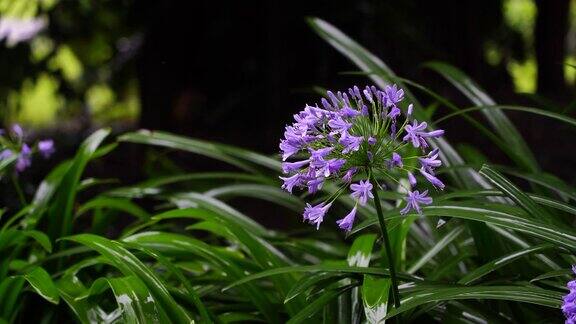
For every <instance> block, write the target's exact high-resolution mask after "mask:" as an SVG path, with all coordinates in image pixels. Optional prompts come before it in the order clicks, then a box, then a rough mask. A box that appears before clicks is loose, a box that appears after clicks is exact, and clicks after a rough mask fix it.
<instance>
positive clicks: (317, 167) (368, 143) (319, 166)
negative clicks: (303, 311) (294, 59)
mask: <svg viewBox="0 0 576 324" xmlns="http://www.w3.org/2000/svg"><path fill="white" fill-rule="evenodd" d="M403 100H404V90H402V89H399V88H398V87H397V86H396V85H392V86H386V87H385V89H384V90H382V89H378V88H376V87H375V86H367V87H366V88H364V89H363V90H361V89H360V88H358V87H357V86H354V87H352V88H350V89H348V91H347V92H340V91H338V92H336V93H334V92H331V91H327V92H326V98H322V99H321V107H320V106H319V105H318V104H316V105H314V106H309V105H306V107H305V108H304V110H302V111H301V112H299V113H298V114H296V115H294V120H295V122H294V123H293V124H291V125H287V126H286V130H285V132H284V138H283V139H282V140H281V141H280V150H281V151H282V161H283V163H282V171H283V173H284V174H285V175H286V176H284V177H280V179H282V180H283V181H284V184H283V185H282V188H283V189H285V190H287V191H288V192H290V193H292V191H293V189H294V188H305V189H307V190H308V192H309V193H311V194H313V193H316V192H317V191H318V190H320V189H321V188H322V186H323V185H324V183H325V182H326V181H327V180H329V179H333V180H336V181H337V182H338V183H339V184H340V189H339V190H337V192H336V193H335V194H333V195H332V196H331V197H330V198H329V199H328V200H327V201H325V202H322V203H320V204H318V205H315V206H313V205H310V204H307V206H306V208H305V210H304V220H305V221H308V222H309V223H311V224H314V225H316V228H319V227H320V224H321V223H322V222H323V220H324V216H325V215H326V213H327V211H328V209H329V208H330V207H331V206H332V203H333V202H334V200H336V199H337V198H338V196H339V195H340V194H341V192H342V191H343V190H344V189H345V188H346V187H349V188H350V190H351V196H352V198H354V200H355V201H356V204H355V206H354V208H352V210H351V211H350V213H349V214H348V215H346V216H344V217H343V218H342V219H339V220H338V221H337V222H336V223H337V224H338V226H339V227H340V228H341V229H343V230H345V231H350V230H351V229H352V226H353V224H354V219H355V217H356V212H357V209H358V208H357V207H358V205H361V206H364V205H366V204H367V202H368V200H369V199H373V198H374V195H373V193H372V190H376V188H377V187H380V186H382V185H381V184H378V183H371V182H370V179H372V178H374V176H379V177H383V178H386V179H387V180H391V181H392V182H393V185H398V186H402V187H404V188H405V189H406V190H405V191H406V192H407V196H406V198H405V200H406V206H405V207H404V208H403V209H402V210H401V213H402V214H407V213H408V212H409V211H410V210H414V211H416V212H417V213H421V207H420V206H421V205H423V204H424V205H426V204H430V203H432V198H430V197H428V191H427V190H424V191H423V192H419V191H418V190H413V188H414V187H415V186H416V184H417V179H416V177H415V175H414V172H415V171H417V172H418V173H420V175H422V176H423V177H424V178H425V179H426V180H427V181H429V182H430V183H431V184H432V185H433V186H434V187H436V188H438V189H443V188H444V184H443V183H442V181H440V179H438V178H437V177H436V175H435V173H434V169H435V168H437V167H439V166H440V165H441V164H442V162H441V161H440V160H439V159H438V156H439V151H438V149H433V150H430V145H429V143H428V139H430V138H438V137H440V136H442V135H443V134H444V131H443V130H428V125H427V124H426V122H418V121H417V120H415V119H413V118H412V111H413V105H412V104H410V105H408V106H407V107H406V108H405V111H404V113H403V111H402V109H401V102H402V101H403ZM408 145H411V146H412V147H414V148H416V149H418V151H420V152H421V153H422V154H421V155H414V156H405V157H402V155H401V153H402V152H403V149H405V147H406V146H408ZM412 151H413V150H412ZM415 159H417V161H418V164H419V167H414V166H412V165H407V164H408V163H404V162H405V161H408V160H415ZM412 164H413V163H412ZM404 176H405V177H406V178H407V179H408V181H409V183H410V185H409V188H406V187H405V185H404V184H402V181H400V180H399V178H400V177H404ZM354 179H357V180H359V181H358V182H354ZM353 182H354V183H353Z"/></svg>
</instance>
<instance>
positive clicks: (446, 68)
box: [425, 62, 540, 172]
mask: <svg viewBox="0 0 576 324" xmlns="http://www.w3.org/2000/svg"><path fill="white" fill-rule="evenodd" d="M425 66H427V67H429V68H431V69H432V70H434V71H436V72H438V73H440V74H441V75H442V76H443V77H445V78H446V79H447V80H448V81H450V82H451V83H452V84H453V85H454V86H455V87H456V88H458V90H460V91H461V92H462V93H463V94H464V95H465V96H466V97H468V98H469V99H470V100H471V101H472V102H473V103H474V104H475V105H477V106H492V105H495V104H496V103H495V102H494V100H493V99H492V98H490V96H488V94H486V92H485V91H484V90H483V89H482V88H480V86H479V85H477V84H476V83H475V82H474V81H473V80H472V79H470V77H468V76H467V75H466V74H465V73H464V72H462V71H460V70H459V69H457V68H456V67H454V66H452V65H449V64H446V63H442V62H430V63H427V64H425ZM482 114H483V115H484V117H486V119H487V120H488V122H489V123H490V125H492V127H493V128H494V131H496V133H498V135H500V137H501V138H502V140H503V141H505V142H506V143H507V144H508V145H509V146H510V147H509V149H510V150H513V151H515V154H514V156H515V157H517V161H516V162H517V163H518V164H519V165H520V166H521V167H522V168H524V169H525V170H528V171H532V172H536V171H538V170H539V169H540V168H539V166H538V163H537V162H536V159H535V158H534V155H533V154H532V151H530V149H529V148H528V145H526V142H525V141H524V139H523V138H522V135H520V133H519V132H518V130H517V129H516V127H514V125H513V124H512V123H511V122H510V120H509V119H508V117H506V115H505V114H504V112H502V111H501V110H500V109H493V110H482Z"/></svg>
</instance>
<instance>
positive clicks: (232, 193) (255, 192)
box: [204, 184, 304, 212]
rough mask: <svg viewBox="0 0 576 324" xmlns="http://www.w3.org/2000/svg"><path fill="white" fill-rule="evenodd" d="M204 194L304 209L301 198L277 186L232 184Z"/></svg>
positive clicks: (296, 209)
mask: <svg viewBox="0 0 576 324" xmlns="http://www.w3.org/2000/svg"><path fill="white" fill-rule="evenodd" d="M204 195H206V196H208V197H214V198H219V199H225V198H235V197H252V198H257V199H261V200H266V201H270V202H272V203H274V204H277V205H280V206H284V207H286V208H290V209H292V210H294V211H297V212H300V211H301V210H303V209H304V203H303V202H302V200H300V199H298V197H296V196H293V195H291V194H289V193H287V192H286V191H284V190H282V189H280V187H279V186H270V185H260V184H234V185H228V186H223V187H218V188H214V189H212V190H209V191H206V192H205V193H204Z"/></svg>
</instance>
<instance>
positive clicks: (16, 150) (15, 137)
mask: <svg viewBox="0 0 576 324" xmlns="http://www.w3.org/2000/svg"><path fill="white" fill-rule="evenodd" d="M35 151H37V152H38V153H40V155H41V156H42V157H43V158H45V159H47V158H49V157H50V156H51V155H52V153H54V151H55V148H54V141H53V140H51V139H46V140H41V141H38V142H37V143H36V145H33V146H32V148H31V147H30V146H29V145H28V144H26V143H25V142H24V131H23V130H22V127H20V125H18V124H14V125H12V127H10V129H9V130H8V131H4V130H3V129H0V162H1V161H4V160H6V159H9V158H11V157H12V156H17V158H16V162H15V168H16V171H17V172H22V171H24V170H25V169H27V168H28V167H29V166H30V165H31V164H32V155H33V153H34V152H35Z"/></svg>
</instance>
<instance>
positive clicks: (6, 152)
mask: <svg viewBox="0 0 576 324" xmlns="http://www.w3.org/2000/svg"><path fill="white" fill-rule="evenodd" d="M13 154H14V153H12V151H11V150H9V149H5V150H3V151H2V152H0V161H2V160H6V159H7V158H9V157H11V156H12V155H13Z"/></svg>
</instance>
